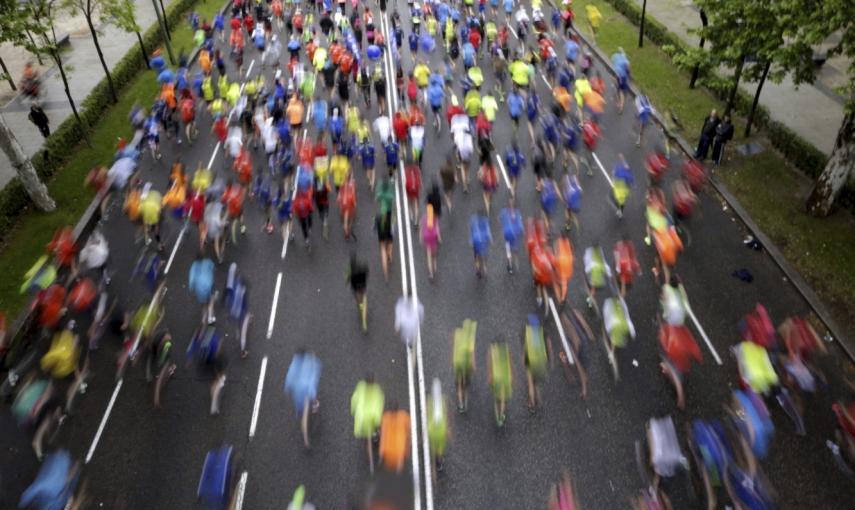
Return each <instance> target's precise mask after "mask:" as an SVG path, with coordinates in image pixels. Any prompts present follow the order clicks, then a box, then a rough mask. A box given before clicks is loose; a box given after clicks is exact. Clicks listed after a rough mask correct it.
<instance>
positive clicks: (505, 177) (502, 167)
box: [496, 154, 511, 189]
mask: <svg viewBox="0 0 855 510" xmlns="http://www.w3.org/2000/svg"><path fill="white" fill-rule="evenodd" d="M496 162H497V163H499V170H501V171H502V179H503V180H504V181H505V186H507V187H508V189H511V180H510V179H508V173H507V172H506V171H505V164H504V163H503V162H502V158H501V157H500V156H499V155H498V154H496Z"/></svg>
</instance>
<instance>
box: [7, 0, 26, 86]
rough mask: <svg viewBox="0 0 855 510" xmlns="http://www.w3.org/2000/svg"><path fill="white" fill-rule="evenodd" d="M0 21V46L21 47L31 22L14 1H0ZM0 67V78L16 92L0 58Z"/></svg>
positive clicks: (12, 79)
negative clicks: (0, 26) (0, 71)
mask: <svg viewBox="0 0 855 510" xmlns="http://www.w3.org/2000/svg"><path fill="white" fill-rule="evenodd" d="M0 19H2V20H3V30H0V44H2V43H11V44H13V45H15V46H23V45H24V41H26V38H27V35H26V31H27V29H28V28H29V25H30V24H31V23H32V21H31V20H29V19H27V18H26V17H25V16H23V15H22V14H21V9H19V8H18V4H17V2H16V1H15V0H0ZM0 67H2V69H3V72H2V73H0V78H2V79H4V80H6V81H8V82H9V86H10V87H12V90H17V88H16V87H15V79H14V77H12V76H11V75H10V74H9V70H8V69H7V68H6V63H5V62H3V59H2V58H0Z"/></svg>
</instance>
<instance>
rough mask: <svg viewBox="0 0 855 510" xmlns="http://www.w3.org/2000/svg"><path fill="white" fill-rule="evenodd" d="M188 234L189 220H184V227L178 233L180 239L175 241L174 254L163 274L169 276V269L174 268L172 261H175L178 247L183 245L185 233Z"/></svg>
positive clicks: (171, 254) (170, 255) (170, 257)
mask: <svg viewBox="0 0 855 510" xmlns="http://www.w3.org/2000/svg"><path fill="white" fill-rule="evenodd" d="M185 232H187V220H184V225H182V226H181V231H180V232H178V239H176V240H175V246H173V247H172V253H170V254H169V261H168V262H167V263H166V269H164V270H163V274H164V275H167V274H169V268H171V267H172V261H173V260H175V254H176V253H177V252H178V247H179V246H180V245H181V240H182V239H183V238H184V233H185Z"/></svg>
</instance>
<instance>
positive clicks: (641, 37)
mask: <svg viewBox="0 0 855 510" xmlns="http://www.w3.org/2000/svg"><path fill="white" fill-rule="evenodd" d="M646 15H647V0H643V1H642V4H641V23H639V24H638V47H639V48H642V47H644V18H645V17H646Z"/></svg>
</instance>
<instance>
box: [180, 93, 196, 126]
mask: <svg viewBox="0 0 855 510" xmlns="http://www.w3.org/2000/svg"><path fill="white" fill-rule="evenodd" d="M195 118H196V104H195V103H194V102H193V99H192V98H184V99H182V100H181V120H182V121H184V122H185V123H187V122H193V119H195Z"/></svg>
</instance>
